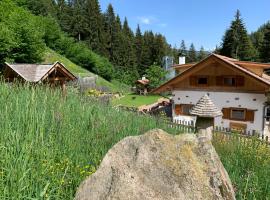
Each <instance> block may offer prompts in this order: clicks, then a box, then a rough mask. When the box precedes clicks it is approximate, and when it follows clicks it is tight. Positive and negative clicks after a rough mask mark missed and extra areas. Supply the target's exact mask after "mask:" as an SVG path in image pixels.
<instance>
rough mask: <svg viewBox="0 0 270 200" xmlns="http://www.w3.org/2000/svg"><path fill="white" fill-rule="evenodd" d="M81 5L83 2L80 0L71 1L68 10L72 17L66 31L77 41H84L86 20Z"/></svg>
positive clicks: (82, 5)
mask: <svg viewBox="0 0 270 200" xmlns="http://www.w3.org/2000/svg"><path fill="white" fill-rule="evenodd" d="M83 3H84V2H83V1H82V0H73V1H72V2H71V3H70V4H71V6H70V9H69V10H71V13H72V17H71V21H70V22H69V26H68V28H66V31H67V32H69V33H70V34H71V35H72V36H73V37H75V38H76V39H77V40H78V41H81V40H84V39H85V38H86V20H85V16H84V4H83ZM71 8H72V9H71ZM62 27H63V25H62ZM67 29H68V30H67Z"/></svg>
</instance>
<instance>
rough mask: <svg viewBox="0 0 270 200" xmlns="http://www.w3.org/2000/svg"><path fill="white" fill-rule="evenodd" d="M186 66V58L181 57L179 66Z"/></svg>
mask: <svg viewBox="0 0 270 200" xmlns="http://www.w3.org/2000/svg"><path fill="white" fill-rule="evenodd" d="M184 64H186V57H185V56H180V57H179V65H184Z"/></svg>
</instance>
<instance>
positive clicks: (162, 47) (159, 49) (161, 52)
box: [153, 34, 168, 65]
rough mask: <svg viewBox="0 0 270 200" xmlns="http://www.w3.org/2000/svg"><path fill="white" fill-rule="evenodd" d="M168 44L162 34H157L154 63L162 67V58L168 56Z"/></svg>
mask: <svg viewBox="0 0 270 200" xmlns="http://www.w3.org/2000/svg"><path fill="white" fill-rule="evenodd" d="M167 48H168V45H167V42H166V39H165V38H164V37H163V36H162V35H161V34H155V37H154V44H153V58H154V60H153V62H154V63H156V64H158V65H161V63H162V58H163V57H164V56H165V55H166V54H167Z"/></svg>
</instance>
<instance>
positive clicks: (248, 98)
mask: <svg viewBox="0 0 270 200" xmlns="http://www.w3.org/2000/svg"><path fill="white" fill-rule="evenodd" d="M206 93H207V94H209V97H210V99H211V100H212V101H213V102H214V104H215V105H216V106H217V107H218V108H219V109H222V108H228V107H235V108H248V109H252V110H256V111H255V116H254V122H253V123H252V122H240V121H233V120H226V119H222V117H217V118H216V119H215V124H216V125H217V126H221V127H224V128H229V126H230V125H229V124H230V122H238V123H245V124H247V130H248V131H252V130H256V131H259V132H262V130H263V113H264V105H263V104H264V102H265V101H266V96H265V95H264V94H255V93H233V92H207V91H179V90H176V91H173V97H172V98H173V100H174V103H175V104H196V103H197V102H198V100H199V99H200V98H201V97H202V96H203V95H205V94H206ZM255 99H256V100H255ZM173 119H174V120H182V117H181V116H176V115H175V113H174V109H173Z"/></svg>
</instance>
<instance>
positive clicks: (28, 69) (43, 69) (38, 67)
mask: <svg viewBox="0 0 270 200" xmlns="http://www.w3.org/2000/svg"><path fill="white" fill-rule="evenodd" d="M5 64H6V65H7V66H8V67H10V68H11V69H12V70H13V71H14V72H16V73H17V74H18V75H19V76H21V77H22V78H23V79H24V80H26V81H28V82H39V81H41V80H43V79H44V78H46V77H47V75H48V74H49V73H50V71H51V70H52V69H53V68H54V67H55V66H56V64H60V66H61V67H62V68H63V69H64V71H65V72H66V73H65V74H66V75H67V76H69V77H70V79H71V80H74V79H76V77H75V76H74V75H73V74H72V73H71V72H70V71H68V70H67V69H66V68H65V66H64V65H63V64H61V63H60V62H55V63H53V64H18V63H13V64H9V63H5Z"/></svg>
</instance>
